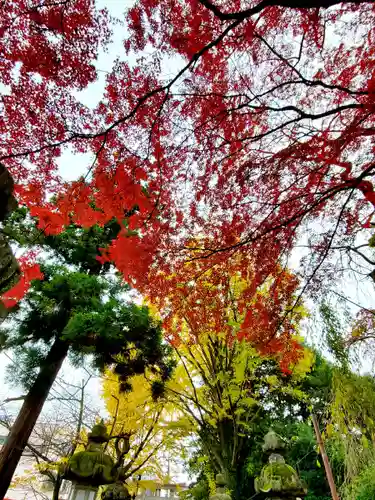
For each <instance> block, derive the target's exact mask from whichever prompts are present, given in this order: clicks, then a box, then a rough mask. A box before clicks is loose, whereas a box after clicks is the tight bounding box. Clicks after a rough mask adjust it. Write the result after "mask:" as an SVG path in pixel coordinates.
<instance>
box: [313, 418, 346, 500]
mask: <svg viewBox="0 0 375 500" xmlns="http://www.w3.org/2000/svg"><path fill="white" fill-rule="evenodd" d="M311 418H312V421H313V424H314V430H315V434H316V440H317V441H318V445H319V450H320V454H321V456H322V459H323V463H324V468H325V471H326V476H327V480H328V484H329V488H330V490H331V495H332V499H333V500H340V498H339V496H338V494H337V490H336V485H335V480H334V479H333V474H332V469H331V466H330V463H329V460H328V457H327V453H326V450H325V448H324V443H323V439H322V435H321V433H320V429H319V425H318V420H317V418H316V416H315V415H314V414H312V415H311Z"/></svg>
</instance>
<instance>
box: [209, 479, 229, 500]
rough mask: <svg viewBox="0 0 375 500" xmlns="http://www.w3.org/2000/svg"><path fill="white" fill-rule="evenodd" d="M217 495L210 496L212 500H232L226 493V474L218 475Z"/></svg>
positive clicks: (216, 480) (216, 481)
mask: <svg viewBox="0 0 375 500" xmlns="http://www.w3.org/2000/svg"><path fill="white" fill-rule="evenodd" d="M215 483H216V493H215V494H214V495H210V500H231V496H230V495H229V494H228V493H226V488H225V487H226V485H227V483H226V481H225V478H224V474H216V479H215Z"/></svg>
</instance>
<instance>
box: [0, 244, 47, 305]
mask: <svg viewBox="0 0 375 500" xmlns="http://www.w3.org/2000/svg"><path fill="white" fill-rule="evenodd" d="M35 256H36V255H35V253H34V252H32V251H31V252H28V253H27V254H25V255H23V256H22V257H21V258H20V259H19V264H20V268H21V277H20V279H19V281H18V283H17V284H16V285H15V286H14V287H13V288H12V289H11V290H8V291H7V292H5V293H3V295H2V296H1V297H0V300H1V301H2V302H3V304H4V305H5V307H13V306H14V305H16V304H17V303H18V302H19V301H20V300H21V299H22V298H23V297H24V296H25V294H26V292H27V290H28V289H29V287H30V283H31V281H32V280H40V279H43V273H42V272H41V270H40V267H39V265H38V264H36V263H35Z"/></svg>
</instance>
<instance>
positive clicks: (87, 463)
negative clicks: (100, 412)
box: [62, 423, 119, 486]
mask: <svg viewBox="0 0 375 500" xmlns="http://www.w3.org/2000/svg"><path fill="white" fill-rule="evenodd" d="M107 441H108V435H107V429H106V427H105V425H104V424H103V423H100V424H97V425H95V426H94V427H93V429H92V431H91V433H90V434H89V436H88V445H87V448H86V450H84V451H79V452H77V453H74V455H73V456H72V457H71V458H70V459H69V460H68V463H67V464H66V465H64V466H63V467H62V475H63V477H64V478H65V479H68V480H69V481H73V482H76V483H78V484H83V485H90V486H100V485H102V484H111V483H114V482H116V481H117V479H118V474H119V473H118V469H117V468H116V467H115V463H114V461H113V459H112V457H111V456H110V455H107V454H106V453H104V451H103V448H102V445H103V443H105V442H107Z"/></svg>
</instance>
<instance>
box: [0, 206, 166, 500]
mask: <svg viewBox="0 0 375 500" xmlns="http://www.w3.org/2000/svg"><path fill="white" fill-rule="evenodd" d="M118 230H119V226H118V224H117V223H116V222H115V221H113V222H111V223H110V224H108V225H107V226H105V227H104V228H101V227H98V226H94V227H93V228H91V229H89V230H86V229H82V228H79V227H77V226H74V225H72V226H69V227H68V228H67V230H66V231H65V232H64V233H62V234H60V235H57V236H45V235H43V234H41V233H40V232H39V230H38V229H37V228H36V223H35V221H34V220H33V219H32V218H30V217H29V215H28V214H27V212H26V211H25V210H24V209H19V210H16V211H15V212H14V213H13V214H12V215H11V216H10V218H9V220H8V221H7V224H5V226H4V232H5V234H7V236H8V237H9V238H10V239H11V240H13V241H15V242H16V243H18V244H19V245H21V246H23V247H25V246H26V247H27V246H33V245H35V244H37V245H39V246H41V247H42V248H43V249H44V251H45V259H44V260H48V262H49V264H48V265H47V264H46V263H44V264H42V265H41V269H42V272H43V274H44V279H43V280H41V281H37V280H35V281H33V282H32V286H31V288H30V290H29V291H28V293H27V295H26V297H25V299H24V300H23V301H22V303H21V304H20V305H19V306H17V307H15V308H14V310H13V311H12V313H11V315H10V320H11V322H10V325H11V326H10V327H9V328H8V329H4V328H3V329H2V332H1V345H0V348H1V349H2V350H8V349H10V350H12V351H13V353H14V355H15V356H16V361H17V363H16V364H17V366H18V369H17V370H13V376H16V377H17V378H18V381H20V382H21V383H23V384H24V385H25V386H26V387H27V389H28V393H27V396H26V397H25V400H24V404H23V406H22V408H21V410H20V413H19V415H18V417H17V419H16V421H15V423H14V425H13V427H12V430H11V432H10V434H9V436H8V439H7V442H6V444H5V445H4V447H3V450H2V454H1V458H0V498H3V497H4V495H5V493H6V491H7V489H8V487H9V484H10V481H11V479H12V476H13V473H14V470H15V468H16V466H17V463H18V461H19V459H20V457H21V455H22V452H23V450H24V448H25V446H26V443H27V441H28V439H29V437H30V434H31V432H32V430H33V427H34V425H35V422H36V420H37V418H38V416H39V414H40V412H41V410H42V408H43V405H44V402H45V400H46V398H47V396H48V393H49V391H50V389H51V387H52V384H53V382H54V380H55V379H56V376H57V374H58V372H59V370H60V368H61V366H62V363H63V362H64V360H65V359H66V358H67V356H70V357H71V359H72V360H73V362H75V363H76V364H79V363H80V362H81V361H82V360H83V358H84V357H88V358H89V359H90V360H91V362H92V364H93V365H94V367H95V368H97V369H98V370H101V371H102V370H104V369H105V368H106V367H108V366H110V367H112V368H114V370H115V371H116V373H118V374H119V376H120V381H121V388H122V390H127V389H129V383H128V378H129V377H131V376H132V375H135V374H140V373H143V372H144V370H145V368H146V367H148V368H149V369H151V370H152V371H153V372H154V373H155V375H156V380H155V387H156V388H157V390H159V389H160V385H161V384H163V383H164V382H165V381H166V380H167V379H168V378H169V376H170V373H171V370H172V363H171V362H170V358H169V351H168V348H167V346H166V345H165V344H164V343H163V341H162V334H161V329H160V325H158V324H157V323H155V321H154V320H152V319H151V317H150V315H149V312H148V309H147V307H140V306H137V305H135V304H134V303H132V302H129V301H128V300H126V296H125V294H126V292H127V291H129V287H128V285H126V284H124V283H123V282H122V281H121V278H120V276H119V275H118V274H116V273H114V272H108V271H111V269H109V266H108V264H107V265H106V266H102V265H101V264H100V262H99V261H98V260H97V258H96V257H97V255H98V254H99V249H100V248H102V247H105V246H106V245H108V244H109V242H110V241H111V239H113V238H114V237H115V236H116V234H117V232H118Z"/></svg>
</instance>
